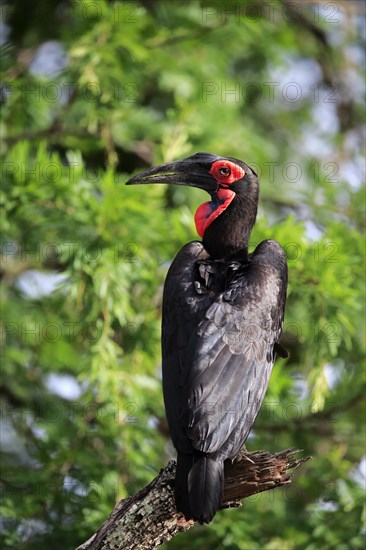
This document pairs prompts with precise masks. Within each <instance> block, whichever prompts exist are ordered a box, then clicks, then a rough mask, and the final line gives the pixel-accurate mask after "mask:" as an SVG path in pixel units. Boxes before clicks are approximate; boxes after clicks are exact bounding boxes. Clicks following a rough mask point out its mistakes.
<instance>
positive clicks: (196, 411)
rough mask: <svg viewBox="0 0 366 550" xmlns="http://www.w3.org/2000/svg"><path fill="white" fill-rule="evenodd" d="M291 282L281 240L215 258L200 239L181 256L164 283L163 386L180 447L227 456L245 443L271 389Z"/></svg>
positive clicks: (174, 434) (178, 446) (169, 419)
mask: <svg viewBox="0 0 366 550" xmlns="http://www.w3.org/2000/svg"><path fill="white" fill-rule="evenodd" d="M228 281H229V282H228ZM286 286H287V266H286V258H285V254H284V252H283V250H282V248H281V247H280V245H279V244H278V243H276V242H275V241H263V242H262V243H261V244H260V245H259V246H258V247H257V248H256V250H255V252H254V253H253V255H252V257H251V259H250V261H249V262H241V263H240V261H238V262H236V263H235V262H234V263H229V262H228V264H227V265H225V264H224V263H223V262H215V261H211V262H210V260H209V258H208V254H207V252H206V251H205V250H204V248H203V245H202V244H201V243H199V242H192V243H189V244H187V245H186V246H185V247H183V249H182V250H181V251H180V253H179V254H178V256H177V257H176V259H175V260H174V262H173V264H172V266H171V268H170V270H169V273H168V276H167V280H166V284H165V289H164V304H163V339H162V342H163V386H164V399H165V406H166V412H167V418H168V423H169V427H170V433H171V436H172V439H173V443H174V445H175V447H176V448H177V449H178V451H179V452H181V453H184V452H186V453H187V452H188V453H189V452H192V451H194V450H199V451H202V452H205V453H216V454H217V456H219V457H220V458H222V459H225V458H228V457H233V456H235V454H237V453H238V451H239V450H240V447H241V446H242V445H243V443H244V441H245V439H246V438H247V436H248V434H249V431H250V429H251V427H252V425H253V422H254V420H255V418H256V416H257V413H258V411H259V408H260V406H261V403H262V401H263V398H264V394H265V391H266V389H267V385H268V381H269V377H270V374H271V370H272V366H273V362H274V358H275V354H276V349H275V346H276V344H277V342H278V340H279V337H280V334H281V329H282V323H283V314H284V306H285V297H286Z"/></svg>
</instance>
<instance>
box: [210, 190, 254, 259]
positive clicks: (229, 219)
mask: <svg viewBox="0 0 366 550" xmlns="http://www.w3.org/2000/svg"><path fill="white" fill-rule="evenodd" d="M230 193H232V192H230ZM257 206H258V187H256V186H255V187H253V188H252V189H250V190H249V189H248V190H247V192H246V194H245V195H238V194H235V196H234V197H230V200H227V204H226V205H225V208H223V209H222V210H221V211H220V213H219V215H217V216H216V217H215V218H214V219H213V221H212V223H210V224H209V225H208V226H207V227H206V229H205V231H204V233H203V238H202V243H203V246H204V247H205V249H206V250H207V252H208V253H209V254H210V256H211V258H213V259H221V258H229V257H231V256H234V255H238V254H239V255H241V254H242V255H243V259H244V260H245V259H246V258H247V255H248V246H249V238H250V234H251V231H252V228H253V225H254V223H255V219H256V216H257Z"/></svg>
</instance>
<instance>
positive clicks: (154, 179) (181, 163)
mask: <svg viewBox="0 0 366 550" xmlns="http://www.w3.org/2000/svg"><path fill="white" fill-rule="evenodd" d="M144 183H168V184H173V185H188V186H191V187H198V188H199V189H204V190H205V191H207V192H208V193H210V195H212V194H213V193H215V192H216V191H217V188H218V183H217V181H216V180H215V179H214V178H213V177H212V176H211V174H210V172H209V167H207V165H204V164H200V163H199V162H197V161H194V160H192V159H191V158H187V159H185V160H178V161H176V162H169V163H167V164H161V165H160V166H155V167H154V168H149V169H148V170H144V171H143V172H140V173H139V174H136V176H133V177H132V178H131V179H129V180H128V181H127V182H126V185H141V184H144Z"/></svg>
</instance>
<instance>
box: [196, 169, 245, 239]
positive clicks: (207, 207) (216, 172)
mask: <svg viewBox="0 0 366 550" xmlns="http://www.w3.org/2000/svg"><path fill="white" fill-rule="evenodd" d="M210 174H211V176H213V177H214V178H215V180H216V181H217V182H218V183H219V184H220V185H219V189H218V191H217V193H216V194H217V197H218V201H217V202H213V201H209V202H204V203H203V204H201V206H199V207H198V208H197V211H196V214H195V216H194V221H195V224H196V230H197V233H198V234H199V236H200V237H203V235H204V233H205V231H206V229H207V228H208V226H209V225H211V223H212V222H213V221H214V220H215V219H216V218H217V217H218V216H219V215H220V214H222V212H224V210H226V208H227V207H228V206H229V204H230V203H231V201H232V200H233V199H234V197H235V193H234V191H231V190H230V184H232V183H234V182H235V181H238V180H240V179H242V178H243V177H244V176H245V171H244V170H243V168H241V166H238V165H237V164H234V163H233V162H231V161H229V160H218V161H216V162H214V163H213V165H212V166H211V170H210Z"/></svg>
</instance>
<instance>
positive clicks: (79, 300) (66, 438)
mask: <svg viewBox="0 0 366 550" xmlns="http://www.w3.org/2000/svg"><path fill="white" fill-rule="evenodd" d="M3 7H4V10H3V11H4V14H5V16H6V18H7V24H8V29H9V31H10V36H9V38H8V42H5V44H4V45H3V55H2V69H3V80H4V86H3V97H4V100H5V101H4V105H3V110H2V126H1V128H2V132H1V133H2V165H3V167H2V183H3V185H2V191H1V204H2V212H3V216H2V260H3V262H2V271H1V275H2V279H3V285H2V291H1V299H2V344H3V346H4V353H3V379H2V385H1V406H2V417H1V422H2V432H3V440H4V441H3V443H4V445H3V449H4V451H3V458H2V462H3V473H2V484H3V497H2V508H1V510H2V511H1V514H2V518H3V523H2V539H3V542H2V547H3V548H13V547H19V548H29V549H32V548H34V549H35V548H40V547H48V545H50V546H51V545H52V547H53V548H55V549H57V548H72V547H74V546H76V545H77V544H78V543H80V542H81V541H83V540H84V539H86V538H87V537H88V536H90V534H91V533H92V532H94V530H95V529H96V528H97V526H98V525H99V524H100V523H101V522H102V521H103V520H104V518H105V517H106V516H107V514H108V513H109V511H110V510H111V508H112V507H113V505H114V503H115V501H116V500H117V499H119V498H122V497H125V496H127V495H129V494H133V493H134V492H136V491H137V490H138V489H139V488H141V486H143V485H144V484H145V483H147V482H148V481H150V480H151V479H152V477H154V475H156V473H157V472H158V470H159V468H161V467H162V466H163V465H164V464H165V463H166V461H167V459H168V458H169V457H171V456H172V455H173V449H172V447H171V445H170V443H169V441H168V437H167V426H166V422H165V419H164V408H163V401H162V394H161V388H160V311H161V295H162V285H163V282H164V278H165V275H166V271H167V268H168V265H169V262H170V261H171V260H172V258H173V257H174V255H175V254H176V252H177V251H178V250H179V248H180V247H181V246H182V245H183V244H184V243H185V242H187V241H188V240H190V239H195V238H197V236H196V234H195V231H194V225H193V215H192V214H193V212H194V209H195V208H196V207H197V205H198V204H199V203H200V201H202V200H207V199H206V197H205V195H204V193H203V192H201V191H200V190H194V189H188V190H187V189H184V188H169V189H165V188H164V187H159V186H156V187H154V186H151V187H149V188H125V187H124V185H123V183H124V181H125V180H126V179H127V176H128V175H129V174H130V173H131V172H132V171H134V170H137V169H141V168H144V167H146V166H148V165H150V164H157V163H159V162H163V161H170V160H173V159H178V158H183V157H184V156H187V155H189V154H192V153H194V152H195V151H198V150H200V151H210V152H214V153H217V154H221V155H228V156H233V157H237V158H240V159H242V160H244V161H245V162H247V163H248V164H249V165H251V166H253V167H254V168H255V169H256V170H257V171H258V173H259V175H260V178H261V205H260V214H259V217H258V221H257V224H256V226H255V229H254V231H253V235H252V246H255V245H256V244H257V243H258V242H260V241H261V240H263V239H264V238H275V239H277V240H278V241H279V242H280V243H281V244H282V245H283V247H284V248H285V250H286V253H287V256H288V262H289V281H290V284H289V293H288V302H287V310H286V319H285V327H284V334H283V343H284V345H285V346H286V347H288V348H289V350H290V352H291V357H290V359H289V360H287V361H284V360H280V361H278V362H277V364H276V367H275V369H274V372H273V375H272V378H271V383H270V387H269V390H268V393H267V396H266V401H265V404H264V406H263V409H262V411H261V413H260V415H259V417H258V419H257V421H256V423H255V426H254V430H253V432H252V434H251V436H250V438H249V440H248V448H250V449H253V450H254V449H260V448H265V449H267V450H273V451H276V450H280V449H282V448H286V447H296V448H300V449H304V450H305V452H306V453H308V454H312V455H313V456H314V460H313V461H311V462H310V463H307V465H306V467H303V468H302V470H301V472H299V474H298V475H297V476H296V483H295V484H294V485H293V486H291V488H290V489H287V490H276V491H274V492H269V493H264V494H262V495H258V496H257V497H256V498H251V499H248V500H247V501H246V502H245V504H244V506H243V507H242V508H241V509H238V510H230V511H225V512H222V513H219V514H218V515H217V517H216V518H215V521H214V522H213V523H212V524H211V525H210V526H209V527H204V528H202V527H199V526H197V527H195V528H194V529H193V530H190V531H189V532H188V533H185V534H182V535H180V536H178V537H176V538H175V539H174V540H172V541H171V542H170V543H169V544H168V545H167V546H169V547H172V548H186V547H189V548H193V549H194V548H197V549H198V548H199V549H206V548H207V549H208V548H228V549H229V550H239V549H240V550H241V549H248V550H249V549H250V550H254V549H267V550H284V549H289V550H292V549H296V550H299V549H300V550H301V549H304V550H315V549H317V548H329V549H330V548H332V549H334V548H336V549H337V550H338V549H339V550H341V549H347V550H348V549H349V548H354V549H358V548H363V547H364V546H363V544H364V541H363V540H362V537H363V536H364V534H365V531H364V527H363V526H362V520H363V519H364V514H365V513H364V511H363V499H362V488H361V483H362V481H363V482H364V478H362V475H361V470H360V468H361V465H362V464H363V465H364V464H365V462H364V461H363V463H362V462H361V460H362V453H363V452H364V444H363V443H364V441H363V439H362V437H361V430H362V422H363V418H364V416H363V415H364V408H363V405H362V396H363V391H364V384H365V380H364V370H363V364H364V363H363V362H364V358H365V341H364V324H363V311H362V303H363V302H362V300H363V296H364V266H363V264H362V258H363V255H364V247H363V234H362V231H363V212H362V210H363V209H362V208H361V206H362V205H363V206H364V194H363V192H364V188H363V187H362V185H363V181H362V163H361V145H362V137H361V136H362V133H361V132H362V127H361V121H362V112H363V111H362V109H363V105H362V100H361V91H362V84H361V83H362V75H361V67H360V66H359V65H357V59H358V57H360V56H361V53H360V51H361V50H360V44H359V41H360V37H359V29H360V28H361V18H362V9H363V8H362V3H361V2H353V1H349V2H347V3H342V2H333V3H328V4H323V3H321V2H320V3H319V4H317V3H313V4H311V5H308V4H307V3H297V2H290V3H289V2H286V1H283V2H278V3H276V2H262V1H260V0H257V1H256V2H253V1H251V2H249V0H248V1H243V2H241V3H238V2H224V3H220V2H214V1H213V2H208V3H204V2H203V3H200V2H198V1H193V2H189V3H187V2H178V1H176V2H170V3H169V2H164V1H160V2H150V1H148V0H145V1H142V0H141V1H140V2H137V1H135V2H132V3H124V2H119V1H118V2H107V1H106V0H101V1H99V2H90V1H89V0H78V1H75V2H70V3H65V2H59V1H58V0H53V1H49V2H46V3H45V2H43V1H42V0H39V1H38V2H37V1H36V2H34V3H33V4H32V6H29V7H28V8H29V18H28V19H27V20H25V19H24V17H23V16H22V15H21V14H22V13H23V10H24V5H23V2H22V1H21V0H18V1H15V2H13V3H12V4H10V3H9V4H6V5H4V6H3ZM28 8H27V9H28ZM332 9H334V11H331V10H332ZM45 47H47V48H51V49H48V50H47V52H48V53H44V51H45V50H44V48H45ZM42 52H43V53H42ZM42 56H43V57H42Z"/></svg>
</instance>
